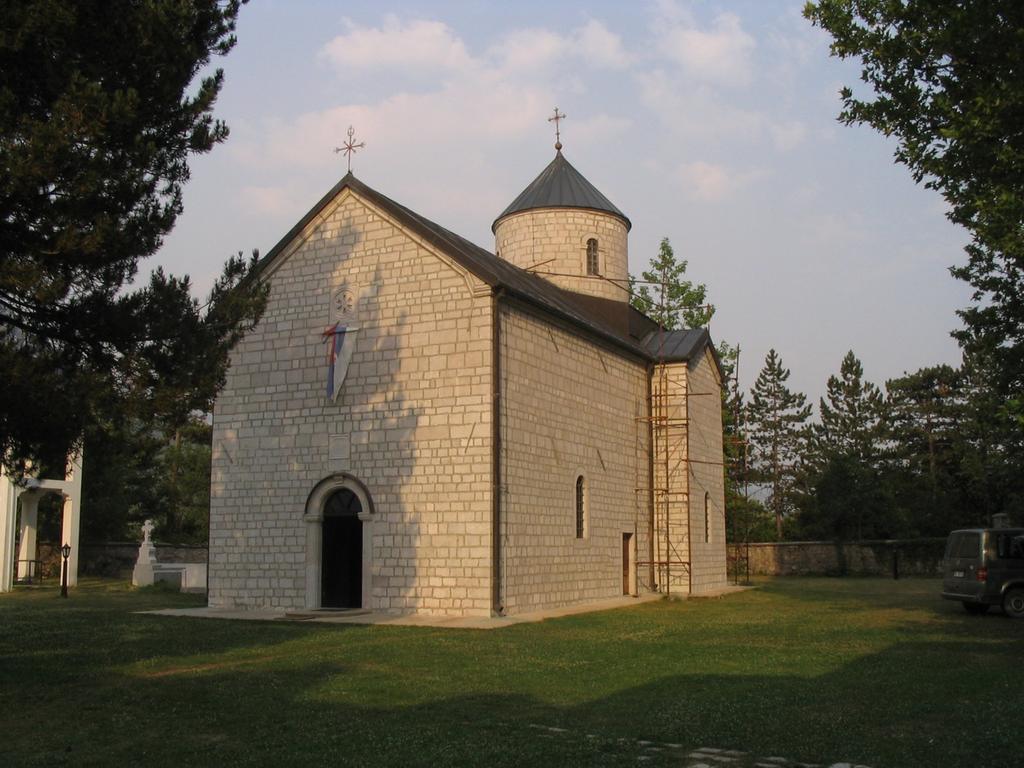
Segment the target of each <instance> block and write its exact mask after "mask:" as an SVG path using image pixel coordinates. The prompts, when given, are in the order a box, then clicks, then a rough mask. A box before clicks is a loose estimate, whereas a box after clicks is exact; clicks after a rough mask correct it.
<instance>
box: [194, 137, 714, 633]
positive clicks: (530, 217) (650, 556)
mask: <svg viewBox="0 0 1024 768" xmlns="http://www.w3.org/2000/svg"><path fill="white" fill-rule="evenodd" d="M630 227H631V224H630V221H629V219H628V218H627V217H626V215H625V214H624V213H623V212H622V211H620V210H619V209H618V208H617V207H616V206H615V205H613V204H612V203H611V201H609V199H608V198H607V197H605V196H604V195H603V194H602V193H601V192H599V191H598V190H597V189H596V188H595V187H594V186H593V185H592V184H591V183H590V182H589V181H587V179H586V178H584V177H583V176H582V175H581V174H580V173H579V171H577V170H576V169H575V168H574V167H573V166H572V165H571V164H570V163H569V161H568V160H567V159H566V158H565V156H564V155H563V154H562V151H561V145H560V144H558V145H556V154H555V158H554V160H552V162H551V163H550V164H549V165H548V166H547V168H545V169H544V170H543V171H542V172H541V174H540V175H539V176H537V178H536V179H535V180H534V181H533V182H532V183H531V184H530V185H529V186H527V187H526V189H524V190H523V191H522V193H521V194H519V196H518V197H516V198H515V199H514V200H513V201H512V203H511V204H510V205H509V206H508V207H507V208H506V209H505V210H504V211H502V212H501V214H500V215H499V216H498V217H497V219H496V220H495V221H494V225H493V227H492V229H493V231H494V237H495V244H494V252H493V253H492V252H490V251H488V250H485V249H483V248H480V247H478V246H476V245H474V244H473V243H470V242H469V241H467V240H464V239H463V238H461V237H459V236H458V235H456V234H454V233H453V232H450V231H448V230H446V229H444V228H443V227H441V226H438V225H437V224H435V223H433V222H432V221H429V220H427V219H425V218H424V217H422V216H420V215H419V214H417V213H415V212H414V211H412V210H409V209H408V208H406V207H404V206H403V205H401V204H400V203H398V202H395V201H394V200H391V199H389V198H387V197H385V196H384V195H383V194H381V193H380V192H378V191H377V190H375V189H373V188H371V187H369V186H367V185H366V184H364V183H363V182H362V181H360V180H359V179H357V178H356V177H355V176H354V175H352V173H351V172H349V173H348V174H347V175H346V176H345V177H344V178H342V179H341V181H340V182H338V184H337V185H336V186H335V187H334V188H333V189H331V190H330V191H329V192H328V193H327V194H326V195H325V196H324V197H323V198H322V199H321V200H320V201H319V202H318V203H317V204H316V205H314V206H313V208H312V209H311V210H310V211H309V212H308V213H307V214H306V215H305V216H304V217H303V218H302V219H301V220H300V221H299V222H298V223H297V224H296V225H295V226H294V227H293V228H292V230H291V231H290V232H288V234H286V235H285V236H284V238H283V239H282V240H281V241H280V242H279V243H278V244H277V245H276V246H275V247H274V248H273V249H272V250H271V251H270V252H268V253H267V254H266V256H265V257H264V258H263V260H262V261H261V263H260V265H259V274H260V278H261V279H262V280H264V281H266V282H267V283H268V284H269V286H270V298H269V301H268V304H267V308H266V312H265V313H264V315H263V318H262V320H261V321H260V322H259V324H258V325H257V326H256V328H254V329H253V330H252V331H251V332H250V333H249V334H248V335H247V336H246V337H245V338H244V339H243V341H242V342H241V343H239V344H238V346H237V347H236V348H235V350H234V351H233V353H232V356H231V365H230V369H229V372H228V376H227V383H226V386H225V387H224V389H223V391H222V392H221V394H220V396H219V398H218V400H217V404H216V408H215V413H214V435H213V480H212V489H211V509H210V560H209V604H210V606H211V607H216V608H228V607H230V608H253V609H257V608H261V609H283V610H295V611H304V610H316V609H332V608H333V609H363V610H369V611H375V612H383V613H428V614H438V615H478V616H488V615H512V614H518V613H523V612H528V611H535V610H540V609H548V608H556V607H561V606H568V605H572V604H579V603H585V602H588V601H597V600H601V599H605V598H611V597H615V596H621V595H638V594H643V593H647V592H652V591H656V592H662V593H665V594H671V595H683V596H685V595H689V594H699V593H701V592H706V591H709V590H714V589H717V588H719V587H721V586H723V585H724V584H725V582H726V548H725V519H724V511H725V504H724V489H723V488H724V486H723V453H722V412H721V388H722V383H723V382H722V370H721V365H720V361H719V360H718V357H717V354H716V352H715V348H714V346H713V344H712V342H711V339H710V337H709V334H708V332H707V331H706V330H704V329H687V330H673V331H666V330H663V329H662V328H661V327H659V325H658V324H657V323H655V322H654V321H653V320H651V319H650V318H648V317H646V316H645V315H644V314H642V313H641V312H639V311H637V310H636V309H633V308H632V307H631V306H630V304H629V298H630V294H629V279H628V278H629V276H628V263H627V240H628V234H629V231H630Z"/></svg>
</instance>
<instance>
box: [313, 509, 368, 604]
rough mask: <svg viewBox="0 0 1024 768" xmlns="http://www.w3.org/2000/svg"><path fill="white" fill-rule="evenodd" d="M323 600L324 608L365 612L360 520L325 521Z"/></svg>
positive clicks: (322, 574)
mask: <svg viewBox="0 0 1024 768" xmlns="http://www.w3.org/2000/svg"><path fill="white" fill-rule="evenodd" d="M323 526H324V527H323V561H322V562H323V570H322V572H321V600H320V605H322V606H323V607H324V608H361V607H362V603H363V523H362V521H361V520H360V519H359V518H358V517H353V516H345V517H325V518H324V523H323Z"/></svg>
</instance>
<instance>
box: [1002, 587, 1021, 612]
mask: <svg viewBox="0 0 1024 768" xmlns="http://www.w3.org/2000/svg"><path fill="white" fill-rule="evenodd" d="M1003 613H1005V614H1006V615H1007V616H1009V617H1010V618H1012V619H1024V589H1022V588H1021V587H1014V588H1013V589H1011V590H1008V591H1007V593H1006V594H1005V595H1003Z"/></svg>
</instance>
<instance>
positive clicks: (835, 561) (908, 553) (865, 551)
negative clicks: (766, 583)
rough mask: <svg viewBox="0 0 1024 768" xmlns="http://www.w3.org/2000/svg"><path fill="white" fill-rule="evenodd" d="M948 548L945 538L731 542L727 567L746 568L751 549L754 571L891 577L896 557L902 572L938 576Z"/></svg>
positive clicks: (741, 572)
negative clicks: (746, 558)
mask: <svg viewBox="0 0 1024 768" xmlns="http://www.w3.org/2000/svg"><path fill="white" fill-rule="evenodd" d="M748 547H749V550H748ZM945 548H946V539H945V538H935V539H887V540H877V541H856V542H842V543H841V542H834V541H780V542H767V543H757V544H749V545H748V544H729V573H730V575H732V574H734V573H735V570H734V568H737V567H738V568H739V573H740V575H741V576H742V575H743V574H744V571H745V567H744V562H743V561H744V558H745V557H746V553H747V552H748V551H749V559H750V575H751V576H754V575H757V576H890V577H891V576H892V575H893V565H894V561H895V562H896V563H897V564H898V566H899V575H900V576H901V577H903V576H926V577H939V576H941V575H942V556H943V554H944V552H945Z"/></svg>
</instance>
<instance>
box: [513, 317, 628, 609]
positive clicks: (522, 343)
mask: <svg viewBox="0 0 1024 768" xmlns="http://www.w3.org/2000/svg"><path fill="white" fill-rule="evenodd" d="M500 321H501V327H500V352H501V366H502V377H501V378H502V384H501V391H502V410H501V434H502V456H501V473H502V484H503V494H502V547H503V563H504V580H503V581H504V594H503V598H504V605H505V608H506V611H507V612H509V613H522V612H524V611H529V610H536V609H542V608H551V607H556V606H562V605H567V604H570V603H575V602H581V601H586V600H595V599H601V598H607V597H614V596H616V595H621V594H622V592H623V589H622V588H623V568H622V534H623V533H632V534H633V539H632V544H633V548H632V549H633V551H632V552H631V554H630V557H631V560H632V561H633V564H634V566H633V568H634V569H635V561H636V552H637V551H639V552H641V553H643V552H645V551H646V547H647V543H646V536H647V528H646V520H647V499H646V494H644V493H641V494H639V495H638V494H636V492H635V489H636V488H638V487H641V486H646V482H647V478H646V472H647V427H646V424H645V423H643V422H641V421H638V420H637V418H636V417H637V416H640V415H642V414H643V413H644V412H645V409H646V397H647V389H646V369H645V365H644V364H643V363H642V362H640V361H631V360H628V359H625V358H623V357H621V356H620V355H619V354H617V353H615V352H613V351H610V350H609V349H607V348H605V347H603V346H600V345H598V344H596V343H594V342H591V341H588V340H586V339H583V338H581V337H580V336H579V335H577V334H576V333H571V332H568V331H566V330H563V329H562V328H560V327H559V326H556V325H551V324H549V323H547V322H544V321H543V320H541V319H538V318H537V317H535V316H534V315H532V314H530V313H528V312H526V311H523V310H522V309H519V308H517V307H515V306H510V305H507V304H504V303H503V304H502V310H501V315H500ZM580 474H582V475H583V476H584V478H585V489H586V492H585V497H586V515H585V517H586V526H585V528H586V530H585V535H584V537H583V538H582V539H578V538H576V515H575V491H576V478H577V476H579V475H580ZM638 496H639V498H638ZM638 504H639V506H638ZM643 557H645V556H644V555H641V558H643ZM630 588H631V589H635V583H631V585H630Z"/></svg>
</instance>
